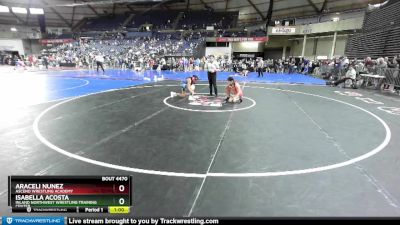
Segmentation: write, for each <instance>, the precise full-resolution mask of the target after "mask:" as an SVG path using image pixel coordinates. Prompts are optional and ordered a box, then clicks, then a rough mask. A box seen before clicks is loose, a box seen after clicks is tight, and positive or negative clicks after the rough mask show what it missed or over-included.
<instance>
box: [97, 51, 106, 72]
mask: <svg viewBox="0 0 400 225" xmlns="http://www.w3.org/2000/svg"><path fill="white" fill-rule="evenodd" d="M103 62H104V57H103V56H102V55H101V53H99V54H98V55H96V64H97V72H99V67H101V69H102V70H103V73H104V67H103Z"/></svg>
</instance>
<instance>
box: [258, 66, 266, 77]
mask: <svg viewBox="0 0 400 225" xmlns="http://www.w3.org/2000/svg"><path fill="white" fill-rule="evenodd" d="M257 72H258V77H260V76H261V77H264V72H263V68H261V67H258V68H257Z"/></svg>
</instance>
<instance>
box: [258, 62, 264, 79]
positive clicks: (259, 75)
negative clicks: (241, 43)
mask: <svg viewBox="0 0 400 225" xmlns="http://www.w3.org/2000/svg"><path fill="white" fill-rule="evenodd" d="M263 69H264V61H263V59H262V58H258V59H257V72H258V77H264V72H263Z"/></svg>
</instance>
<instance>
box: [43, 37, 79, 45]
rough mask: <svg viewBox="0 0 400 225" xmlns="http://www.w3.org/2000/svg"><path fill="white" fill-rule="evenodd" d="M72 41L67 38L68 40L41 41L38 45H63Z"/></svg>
mask: <svg viewBox="0 0 400 225" xmlns="http://www.w3.org/2000/svg"><path fill="white" fill-rule="evenodd" d="M73 41H74V39H72V38H69V39H41V40H40V44H42V45H46V44H64V43H71V42H73Z"/></svg>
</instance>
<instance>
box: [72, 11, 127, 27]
mask: <svg viewBox="0 0 400 225" xmlns="http://www.w3.org/2000/svg"><path fill="white" fill-rule="evenodd" d="M127 17H128V16H127V15H107V16H101V17H97V18H90V19H88V20H87V21H86V23H85V24H84V25H83V26H82V27H81V28H80V29H81V30H82V31H90V30H96V31H109V30H117V29H118V28H120V27H121V26H122V24H123V23H124V21H125V20H126V19H127Z"/></svg>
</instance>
